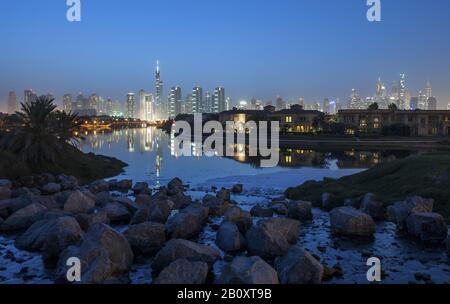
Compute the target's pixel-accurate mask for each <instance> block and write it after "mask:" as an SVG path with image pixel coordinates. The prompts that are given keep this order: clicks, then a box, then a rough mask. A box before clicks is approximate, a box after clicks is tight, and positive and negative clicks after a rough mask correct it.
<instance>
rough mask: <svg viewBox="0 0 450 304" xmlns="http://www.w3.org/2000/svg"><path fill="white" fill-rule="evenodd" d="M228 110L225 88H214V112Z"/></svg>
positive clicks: (212, 110)
mask: <svg viewBox="0 0 450 304" xmlns="http://www.w3.org/2000/svg"><path fill="white" fill-rule="evenodd" d="M226 110H227V105H226V99H225V89H224V88H223V87H217V88H215V90H214V96H213V103H212V109H211V112H212V113H220V112H223V111H226Z"/></svg>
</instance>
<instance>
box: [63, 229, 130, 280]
mask: <svg viewBox="0 0 450 304" xmlns="http://www.w3.org/2000/svg"><path fill="white" fill-rule="evenodd" d="M70 257H77V258H79V259H80V261H81V269H82V273H81V283H83V284H102V283H105V282H108V281H111V280H113V279H114V278H119V277H122V276H124V275H127V274H128V272H129V271H130V268H131V265H132V263H133V258H134V256H133V251H132V250H131V247H130V244H129V243H128V241H127V240H126V238H125V237H124V236H123V235H122V234H120V233H119V232H117V231H116V230H114V229H112V228H111V227H109V226H107V225H104V224H96V225H94V226H93V227H92V228H91V229H89V231H88V232H87V233H86V234H85V236H84V240H83V242H82V244H81V246H80V247H73V246H71V247H69V248H67V249H66V250H65V251H64V252H63V253H62V254H61V257H60V259H59V262H58V266H57V275H58V280H57V281H58V282H65V281H66V273H67V271H68V269H69V266H66V263H67V259H68V258H70Z"/></svg>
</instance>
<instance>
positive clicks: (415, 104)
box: [409, 97, 419, 110]
mask: <svg viewBox="0 0 450 304" xmlns="http://www.w3.org/2000/svg"><path fill="white" fill-rule="evenodd" d="M409 107H410V110H416V109H419V97H411V101H410V103H409Z"/></svg>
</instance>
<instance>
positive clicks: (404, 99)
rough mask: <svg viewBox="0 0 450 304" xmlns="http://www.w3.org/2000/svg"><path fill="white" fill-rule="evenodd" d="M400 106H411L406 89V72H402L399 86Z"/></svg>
mask: <svg viewBox="0 0 450 304" xmlns="http://www.w3.org/2000/svg"><path fill="white" fill-rule="evenodd" d="M398 88H399V89H398V100H399V101H398V105H397V106H398V107H399V109H403V110H406V109H408V108H409V99H408V96H407V95H408V93H407V89H406V74H400V81H399V86H398Z"/></svg>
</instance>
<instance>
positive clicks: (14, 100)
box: [8, 92, 19, 114]
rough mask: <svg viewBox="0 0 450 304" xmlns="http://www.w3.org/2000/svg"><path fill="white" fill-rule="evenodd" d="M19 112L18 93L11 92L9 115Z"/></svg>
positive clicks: (9, 96) (9, 95)
mask: <svg viewBox="0 0 450 304" xmlns="http://www.w3.org/2000/svg"><path fill="white" fill-rule="evenodd" d="M18 110H19V106H18V102H17V95H16V92H9V94H8V113H9V114H14V113H16V112H17V111H18Z"/></svg>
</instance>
